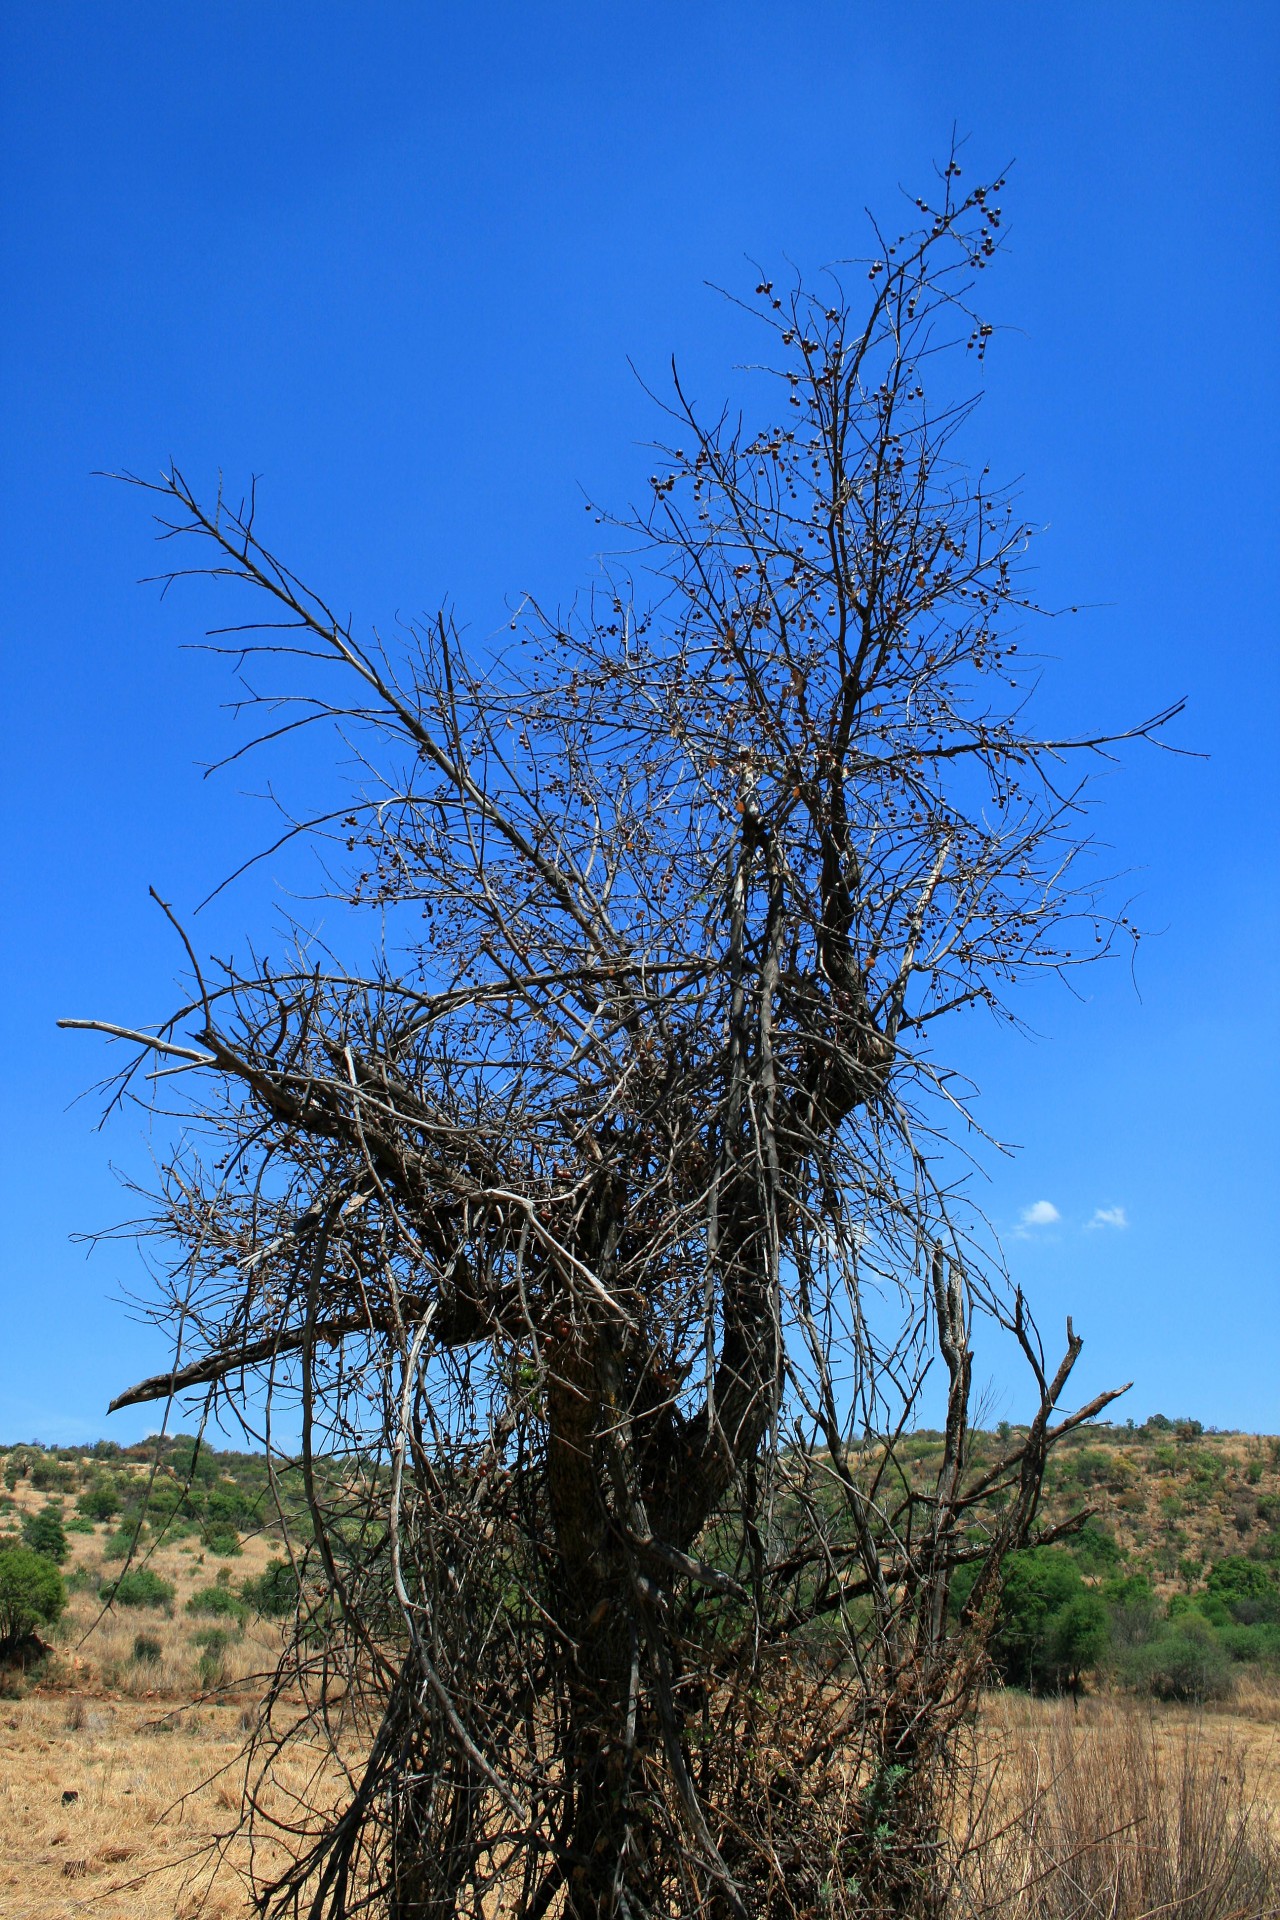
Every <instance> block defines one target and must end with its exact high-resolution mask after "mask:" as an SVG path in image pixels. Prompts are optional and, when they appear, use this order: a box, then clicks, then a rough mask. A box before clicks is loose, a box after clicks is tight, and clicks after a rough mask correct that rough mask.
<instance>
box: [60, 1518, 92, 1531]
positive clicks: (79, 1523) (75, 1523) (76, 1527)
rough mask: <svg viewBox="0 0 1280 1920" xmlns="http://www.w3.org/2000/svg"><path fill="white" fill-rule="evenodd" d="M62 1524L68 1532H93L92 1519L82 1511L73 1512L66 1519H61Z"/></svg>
mask: <svg viewBox="0 0 1280 1920" xmlns="http://www.w3.org/2000/svg"><path fill="white" fill-rule="evenodd" d="M63 1525H64V1526H65V1528H66V1530H67V1532H68V1533H92V1532H93V1522H92V1520H90V1519H89V1518H88V1516H87V1515H86V1514H83V1513H73V1514H72V1515H71V1517H70V1518H69V1519H68V1520H64V1521H63Z"/></svg>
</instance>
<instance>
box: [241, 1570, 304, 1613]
mask: <svg viewBox="0 0 1280 1920" xmlns="http://www.w3.org/2000/svg"><path fill="white" fill-rule="evenodd" d="M241 1592H242V1594H243V1596H244V1598H245V1599H246V1600H247V1601H248V1603H249V1605H250V1606H251V1607H253V1608H254V1609H255V1611H256V1612H258V1613H261V1614H265V1615H266V1616H267V1618H268V1619H271V1620H283V1619H285V1618H287V1616H288V1615H289V1614H291V1613H293V1612H294V1611H295V1609H296V1608H297V1605H298V1576H297V1574H296V1573H295V1572H294V1570H293V1568H292V1567H291V1566H290V1564H289V1562H288V1561H287V1560H268V1562H267V1564H266V1566H265V1567H264V1568H263V1570H262V1572H261V1573H260V1574H259V1575H258V1577H257V1579H256V1580H246V1581H245V1583H244V1585H243V1587H242V1588H241Z"/></svg>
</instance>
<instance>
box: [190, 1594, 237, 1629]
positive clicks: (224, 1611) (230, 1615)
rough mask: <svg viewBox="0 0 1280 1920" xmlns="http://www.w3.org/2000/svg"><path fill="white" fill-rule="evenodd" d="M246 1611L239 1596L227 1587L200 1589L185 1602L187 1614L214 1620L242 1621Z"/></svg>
mask: <svg viewBox="0 0 1280 1920" xmlns="http://www.w3.org/2000/svg"><path fill="white" fill-rule="evenodd" d="M247 1611H248V1609H247V1608H246V1606H245V1603H244V1601H243V1600H242V1599H241V1598H240V1596H239V1594H236V1593H232V1591H231V1589H230V1588H229V1587H201V1588H200V1590H199V1592H198V1593H193V1594H192V1596H191V1598H190V1599H189V1600H188V1602H187V1612H188V1613H202V1614H207V1615H209V1616H211V1617H212V1618H214V1619H222V1620H236V1621H242V1620H243V1619H244V1617H245V1614H246V1613H247Z"/></svg>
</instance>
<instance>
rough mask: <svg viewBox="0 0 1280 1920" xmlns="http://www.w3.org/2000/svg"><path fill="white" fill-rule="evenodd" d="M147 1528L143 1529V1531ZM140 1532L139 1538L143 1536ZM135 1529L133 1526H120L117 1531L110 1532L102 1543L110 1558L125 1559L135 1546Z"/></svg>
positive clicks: (106, 1554)
mask: <svg viewBox="0 0 1280 1920" xmlns="http://www.w3.org/2000/svg"><path fill="white" fill-rule="evenodd" d="M145 1532H146V1528H145V1527H144V1528H143V1529H142V1533H145ZM142 1533H139V1535H138V1539H141V1538H142ZM134 1544H135V1543H134V1530H133V1528H132V1527H120V1528H119V1529H118V1530H117V1531H116V1532H115V1533H109V1534H108V1535H107V1537H106V1539H105V1540H104V1541H103V1543H102V1551H103V1553H104V1554H105V1556H106V1558H107V1559H108V1560H123V1559H124V1557H125V1555H126V1554H127V1553H132V1552H133V1548H134Z"/></svg>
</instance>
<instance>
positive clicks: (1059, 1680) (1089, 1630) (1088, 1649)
mask: <svg viewBox="0 0 1280 1920" xmlns="http://www.w3.org/2000/svg"><path fill="white" fill-rule="evenodd" d="M1110 1637H1111V1636H1110V1622H1109V1620H1108V1618H1107V1609H1106V1607H1105V1606H1104V1605H1103V1603H1102V1600H1101V1599H1100V1598H1099V1596H1098V1595H1097V1594H1096V1593H1091V1592H1089V1591H1088V1590H1087V1589H1086V1591H1085V1592H1083V1593H1078V1594H1076V1596H1075V1597H1074V1599H1071V1600H1068V1601H1067V1604H1066V1605H1065V1606H1064V1607H1061V1608H1059V1610H1058V1612H1057V1613H1055V1614H1054V1616H1053V1619H1052V1620H1051V1622H1050V1624H1049V1632H1048V1644H1047V1652H1048V1662H1047V1667H1046V1672H1047V1674H1048V1675H1050V1676H1051V1677H1052V1678H1051V1684H1053V1685H1055V1686H1069V1687H1077V1686H1079V1684H1080V1680H1081V1676H1082V1675H1083V1674H1084V1673H1085V1672H1087V1671H1088V1669H1089V1668H1091V1667H1096V1666H1097V1665H1098V1662H1099V1661H1100V1660H1101V1659H1102V1656H1103V1654H1104V1653H1105V1652H1106V1651H1107V1647H1108V1645H1109V1642H1110Z"/></svg>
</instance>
